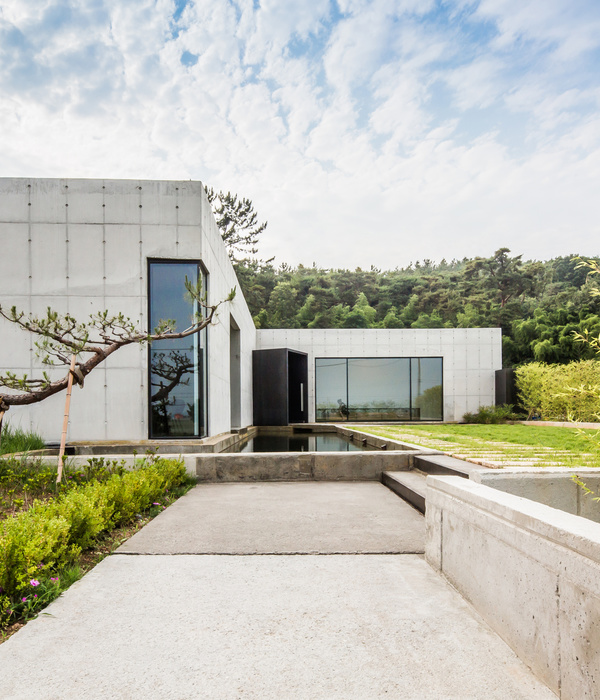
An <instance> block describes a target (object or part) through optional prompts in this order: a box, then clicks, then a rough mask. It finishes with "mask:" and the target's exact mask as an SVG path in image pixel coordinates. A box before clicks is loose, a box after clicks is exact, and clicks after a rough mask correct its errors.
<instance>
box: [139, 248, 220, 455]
mask: <svg viewBox="0 0 600 700" xmlns="http://www.w3.org/2000/svg"><path fill="white" fill-rule="evenodd" d="M153 264H160V265H186V264H187V265H197V266H198V272H199V275H201V277H202V279H203V283H204V291H205V294H206V299H207V303H210V296H209V295H210V288H209V279H210V275H209V272H208V270H207V268H206V265H205V264H204V262H203V261H202V260H200V259H199V258H147V259H146V291H147V294H146V297H147V298H146V318H147V319H148V333H152V332H153V331H154V329H153V328H150V319H151V312H150V309H151V295H150V267H151V266H152V265H153ZM200 332H202V331H200ZM209 335H210V334H209V332H208V327H207V328H206V342H205V347H204V353H205V362H204V365H203V366H202V365H201V363H200V357H198V358H197V361H198V365H199V368H200V372H201V374H202V375H203V376H202V386H203V391H202V397H201V400H202V404H203V405H202V409H201V410H202V412H203V413H204V416H205V421H204V423H205V424H206V433H205V434H204V435H163V436H153V435H152V402H151V401H150V395H151V392H152V383H151V382H152V367H151V353H152V344H151V343H148V348H147V360H148V367H147V371H146V381H147V391H146V397H147V401H148V410H147V420H148V439H149V440H156V441H160V440H173V439H177V440H201V439H203V438H205V437H207V436H208V435H210V426H209V420H210V414H209V410H208V397H209V390H208V379H209V375H210V372H209V369H208V360H209V354H208V346H209ZM201 427H204V426H201Z"/></svg>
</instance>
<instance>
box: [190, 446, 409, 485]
mask: <svg viewBox="0 0 600 700" xmlns="http://www.w3.org/2000/svg"><path fill="white" fill-rule="evenodd" d="M411 457H412V455H411V454H410V453H408V452H257V453H248V454H214V455H209V454H206V455H199V456H198V457H196V475H197V477H198V481H200V482H227V481H288V480H306V481H311V480H318V481H365V480H367V481H379V480H381V474H382V473H383V472H384V471H399V470H403V469H409V466H410V460H411Z"/></svg>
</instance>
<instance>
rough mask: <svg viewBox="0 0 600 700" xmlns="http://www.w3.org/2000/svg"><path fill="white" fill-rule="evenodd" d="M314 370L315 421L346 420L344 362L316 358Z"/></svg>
mask: <svg viewBox="0 0 600 700" xmlns="http://www.w3.org/2000/svg"><path fill="white" fill-rule="evenodd" d="M315 370H316V378H315V392H316V404H317V411H316V419H317V420H318V421H320V420H321V421H340V420H348V406H347V403H348V391H347V386H346V360H344V359H341V360H340V359H329V358H327V359H326V358H317V360H316V362H315Z"/></svg>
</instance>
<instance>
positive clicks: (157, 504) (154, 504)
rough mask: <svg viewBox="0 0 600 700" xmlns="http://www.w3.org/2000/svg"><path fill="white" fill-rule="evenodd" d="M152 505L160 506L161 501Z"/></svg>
mask: <svg viewBox="0 0 600 700" xmlns="http://www.w3.org/2000/svg"><path fill="white" fill-rule="evenodd" d="M152 505H153V506H159V505H160V503H153V504H152Z"/></svg>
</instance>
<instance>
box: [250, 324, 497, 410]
mask: <svg viewBox="0 0 600 700" xmlns="http://www.w3.org/2000/svg"><path fill="white" fill-rule="evenodd" d="M283 347H287V348H290V349H292V350H300V351H301V352H306V353H308V391H309V395H308V406H309V420H310V421H314V420H315V358H317V357H442V358H443V368H444V386H443V391H444V420H446V421H456V420H461V419H462V416H463V414H464V413H466V412H467V411H476V410H477V409H478V408H479V406H485V405H490V404H493V403H494V385H495V375H494V371H495V370H497V369H501V368H502V337H501V330H500V329H499V328H468V329H467V328H439V329H427V330H425V329H415V330H412V329H410V330H405V329H385V330H383V329H382V330H380V329H326V330H317V329H315V330H312V329H276V330H268V329H264V330H262V329H261V330H258V331H257V348H259V349H266V348H283Z"/></svg>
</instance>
